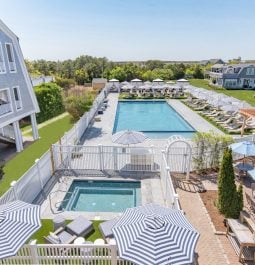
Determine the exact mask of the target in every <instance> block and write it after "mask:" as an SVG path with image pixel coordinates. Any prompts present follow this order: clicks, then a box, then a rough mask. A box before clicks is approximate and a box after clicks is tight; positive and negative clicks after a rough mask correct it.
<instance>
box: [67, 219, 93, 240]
mask: <svg viewBox="0 0 255 265" xmlns="http://www.w3.org/2000/svg"><path fill="white" fill-rule="evenodd" d="M93 230H94V227H93V223H92V222H91V221H89V220H88V219H86V218H85V217H83V216H81V215H80V216H78V217H77V218H75V219H74V220H73V221H72V222H71V223H69V224H68V225H67V226H66V231H67V232H68V233H70V234H74V235H76V236H81V237H85V236H86V235H88V234H89V233H90V232H92V231H93Z"/></svg>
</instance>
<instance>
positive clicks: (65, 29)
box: [0, 0, 255, 61]
mask: <svg viewBox="0 0 255 265" xmlns="http://www.w3.org/2000/svg"><path fill="white" fill-rule="evenodd" d="M254 10H255V0H90V1H89V0H0V19H1V20H3V22H4V23H5V24H7V26H8V27H9V28H10V29H11V30H12V31H13V32H14V33H15V34H16V35H17V36H18V37H19V38H20V44H21V48H22V51H23V54H24V57H25V58H27V59H33V60H35V59H46V60H65V59H74V58H76V57H78V56H80V55H83V54H87V55H91V56H96V57H107V58H108V59H109V60H113V61H132V60H150V59H159V60H202V59H209V58H222V59H225V60H226V59H230V58H237V57H238V56H241V58H242V59H244V60H247V59H255V54H254V53H255V49H254V45H255V44H254V43H255V34H254V25H255V16H254Z"/></svg>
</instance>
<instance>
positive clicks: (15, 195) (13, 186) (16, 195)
mask: <svg viewBox="0 0 255 265" xmlns="http://www.w3.org/2000/svg"><path fill="white" fill-rule="evenodd" d="M16 184H17V181H16V180H13V181H12V182H11V184H10V186H11V188H12V190H13V194H14V198H15V200H18V199H19V198H18V193H17V189H16Z"/></svg>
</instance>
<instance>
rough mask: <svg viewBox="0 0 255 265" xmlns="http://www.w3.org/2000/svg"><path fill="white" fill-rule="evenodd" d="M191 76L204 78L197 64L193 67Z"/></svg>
mask: <svg viewBox="0 0 255 265" xmlns="http://www.w3.org/2000/svg"><path fill="white" fill-rule="evenodd" d="M193 77H194V78H196V79H204V74H203V71H202V69H201V68H200V67H199V66H198V65H197V66H196V67H195V70H194V73H193Z"/></svg>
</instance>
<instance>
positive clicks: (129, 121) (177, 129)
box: [113, 101, 195, 138]
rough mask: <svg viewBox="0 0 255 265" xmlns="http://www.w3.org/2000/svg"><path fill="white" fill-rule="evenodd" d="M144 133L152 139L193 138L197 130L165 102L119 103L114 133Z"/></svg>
mask: <svg viewBox="0 0 255 265" xmlns="http://www.w3.org/2000/svg"><path fill="white" fill-rule="evenodd" d="M122 130H135V131H140V132H144V133H145V134H146V135H148V137H150V138H168V137H169V136H171V135H174V134H178V135H182V136H184V137H191V136H192V135H193V133H194V132H195V129H194V128H193V127H192V126H191V125H190V124H189V123H188V122H187V121H186V120H185V119H184V118H183V117H182V116H181V115H180V114H179V113H177V112H176V111H175V110H174V109H173V108H172V107H171V106H170V105H169V104H168V103H167V102H165V101H119V102H118V107H117V111H116V116H115V122H114V128H113V133H115V132H118V131H122Z"/></svg>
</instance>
